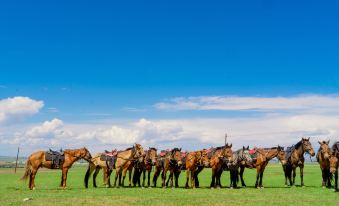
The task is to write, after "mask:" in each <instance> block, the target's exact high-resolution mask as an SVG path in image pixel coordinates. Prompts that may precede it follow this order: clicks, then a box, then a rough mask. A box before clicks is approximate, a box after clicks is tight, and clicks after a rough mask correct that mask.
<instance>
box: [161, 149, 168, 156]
mask: <svg viewBox="0 0 339 206" xmlns="http://www.w3.org/2000/svg"><path fill="white" fill-rule="evenodd" d="M167 152H168V150H161V151H160V154H159V156H160V157H165V156H166V154H167Z"/></svg>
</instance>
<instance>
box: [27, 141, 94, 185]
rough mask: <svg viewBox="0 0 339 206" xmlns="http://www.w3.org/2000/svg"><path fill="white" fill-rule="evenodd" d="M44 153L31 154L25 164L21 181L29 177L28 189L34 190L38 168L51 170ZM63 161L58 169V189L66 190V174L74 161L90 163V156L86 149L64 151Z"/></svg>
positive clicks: (50, 163) (51, 163) (50, 162)
mask: <svg viewBox="0 0 339 206" xmlns="http://www.w3.org/2000/svg"><path fill="white" fill-rule="evenodd" d="M45 157H46V152H45V151H38V152H34V153H32V154H31V155H30V156H29V157H28V159H27V162H26V169H25V174H24V175H23V176H22V178H21V179H22V180H25V179H27V178H28V177H29V185H28V187H29V189H31V190H33V189H35V182H34V179H35V176H36V173H37V172H38V169H39V168H40V167H45V168H48V169H53V162H52V161H46V158H45ZM64 157H65V158H64V160H63V161H62V162H61V163H60V168H58V169H61V170H62V176H61V183H60V187H63V188H64V189H65V188H66V181H67V173H68V170H69V169H70V168H71V167H72V165H73V163H74V162H75V161H78V160H80V159H85V160H86V161H88V162H91V159H92V156H91V153H90V152H89V151H88V150H87V148H85V147H84V148H81V149H66V150H64Z"/></svg>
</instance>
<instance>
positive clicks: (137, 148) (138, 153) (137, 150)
mask: <svg viewBox="0 0 339 206" xmlns="http://www.w3.org/2000/svg"><path fill="white" fill-rule="evenodd" d="M133 149H134V158H138V159H139V161H140V162H142V161H143V158H144V156H145V151H144V148H143V147H142V146H141V144H137V143H135V144H134V146H133Z"/></svg>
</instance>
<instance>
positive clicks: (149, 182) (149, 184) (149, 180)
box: [147, 170, 151, 187]
mask: <svg viewBox="0 0 339 206" xmlns="http://www.w3.org/2000/svg"><path fill="white" fill-rule="evenodd" d="M150 186H151V170H148V171H147V187H150Z"/></svg>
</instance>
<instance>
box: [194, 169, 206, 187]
mask: <svg viewBox="0 0 339 206" xmlns="http://www.w3.org/2000/svg"><path fill="white" fill-rule="evenodd" d="M203 169H204V167H198V169H197V170H196V171H195V172H194V176H195V177H194V179H195V187H199V179H198V174H199V173H200V172H201V171H202V170H203Z"/></svg>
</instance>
